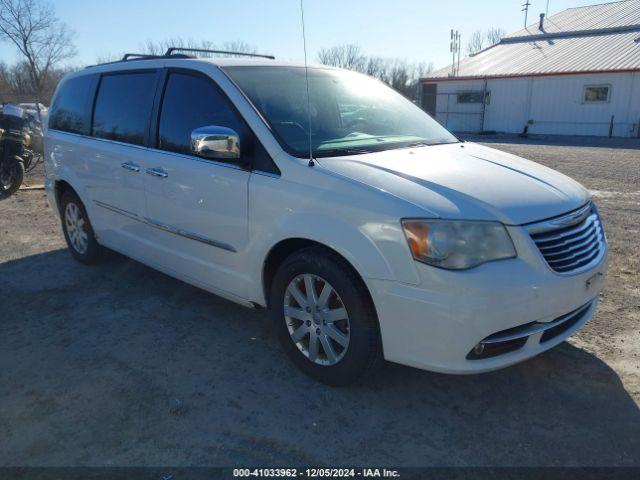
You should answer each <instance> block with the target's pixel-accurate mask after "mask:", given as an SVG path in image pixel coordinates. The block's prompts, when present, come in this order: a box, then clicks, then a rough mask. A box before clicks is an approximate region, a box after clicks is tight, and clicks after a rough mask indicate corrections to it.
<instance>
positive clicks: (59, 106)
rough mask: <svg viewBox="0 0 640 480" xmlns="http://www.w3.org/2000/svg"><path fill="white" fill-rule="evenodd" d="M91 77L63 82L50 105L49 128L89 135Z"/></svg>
mask: <svg viewBox="0 0 640 480" xmlns="http://www.w3.org/2000/svg"><path fill="white" fill-rule="evenodd" d="M93 80H94V76H93V75H83V76H81V77H75V78H70V79H69V80H67V81H66V82H64V83H63V84H62V85H61V87H60V91H59V92H58V94H57V95H56V98H55V100H54V102H53V105H51V111H50V112H49V128H51V129H53V130H60V131H63V132H69V133H79V134H84V135H86V134H88V133H89V118H88V117H89V113H88V112H89V108H88V107H89V95H90V90H91V86H92V85H93Z"/></svg>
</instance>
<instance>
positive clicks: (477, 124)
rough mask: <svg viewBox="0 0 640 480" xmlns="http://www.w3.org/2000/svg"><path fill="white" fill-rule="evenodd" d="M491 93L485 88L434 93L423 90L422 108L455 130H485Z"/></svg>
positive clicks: (464, 131)
mask: <svg viewBox="0 0 640 480" xmlns="http://www.w3.org/2000/svg"><path fill="white" fill-rule="evenodd" d="M489 100H490V99H489V94H488V92H487V91H486V89H485V90H468V91H464V92H451V93H434V92H428V91H423V92H422V98H421V105H422V108H423V109H424V110H425V111H426V112H427V113H429V114H430V115H431V116H432V117H434V118H435V119H436V120H437V121H438V122H440V123H441V124H442V125H443V126H444V127H445V128H447V129H448V130H451V131H453V132H461V133H478V132H482V131H483V130H484V119H485V113H486V106H487V103H488V102H489Z"/></svg>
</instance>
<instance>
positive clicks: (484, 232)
mask: <svg viewBox="0 0 640 480" xmlns="http://www.w3.org/2000/svg"><path fill="white" fill-rule="evenodd" d="M402 227H403V229H404V233H405V236H406V237H407V242H408V243H409V249H410V250H411V253H412V254H413V258H414V259H416V260H418V261H419V262H423V263H427V264H429V265H433V266H435V267H440V268H446V269H451V270H464V269H467V268H473V267H476V266H478V265H481V264H483V263H486V262H491V261H493V260H501V259H505V258H515V257H516V249H515V248H514V246H513V242H512V241H511V237H510V236H509V233H508V232H507V230H506V228H504V225H502V224H501V223H498V222H470V221H458V220H403V221H402Z"/></svg>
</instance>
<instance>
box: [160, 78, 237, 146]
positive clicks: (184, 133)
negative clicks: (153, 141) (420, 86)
mask: <svg viewBox="0 0 640 480" xmlns="http://www.w3.org/2000/svg"><path fill="white" fill-rule="evenodd" d="M210 125H216V126H219V127H228V128H231V129H233V130H235V131H236V132H238V133H239V134H241V136H242V132H243V130H244V125H243V122H242V120H241V119H240V118H238V116H237V114H236V113H235V111H234V110H233V109H232V108H231V107H230V105H229V103H228V102H227V100H226V98H225V97H224V95H223V94H222V93H221V92H220V91H219V90H218V89H217V88H216V87H215V86H214V85H213V84H212V83H211V81H210V80H208V79H207V78H204V77H201V76H199V75H190V74H187V73H177V72H174V73H171V74H170V75H169V79H168V81H167V86H166V88H165V92H164V97H163V101H162V110H161V112H160V123H159V126H158V148H161V149H162V150H169V151H172V152H178V153H184V154H189V153H190V147H189V144H190V141H191V132H192V131H193V130H195V129H197V128H200V127H206V126H210Z"/></svg>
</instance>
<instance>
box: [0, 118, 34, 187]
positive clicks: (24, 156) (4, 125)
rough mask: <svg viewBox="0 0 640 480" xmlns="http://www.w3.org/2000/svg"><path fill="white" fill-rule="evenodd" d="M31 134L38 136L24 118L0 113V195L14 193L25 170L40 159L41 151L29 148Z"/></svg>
mask: <svg viewBox="0 0 640 480" xmlns="http://www.w3.org/2000/svg"><path fill="white" fill-rule="evenodd" d="M32 136H33V138H38V132H37V131H33V130H32V129H31V128H30V127H29V125H28V122H27V120H26V119H24V118H20V117H16V116H13V115H3V114H0V197H2V196H9V195H12V194H13V193H15V192H16V191H17V190H18V189H19V188H20V185H22V180H23V179H24V174H25V172H28V171H30V170H32V169H33V168H34V167H35V166H36V165H37V164H38V163H39V161H40V160H41V158H42V154H41V152H40V151H38V149H36V150H34V149H32V148H29V147H30V146H31V141H32ZM39 138H41V135H40V136H39Z"/></svg>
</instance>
